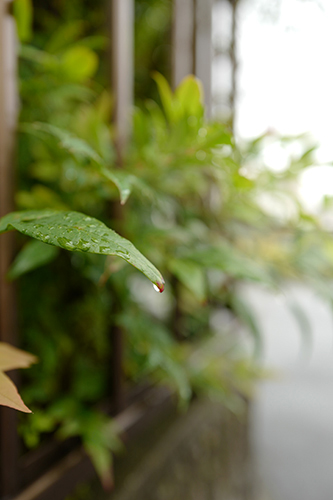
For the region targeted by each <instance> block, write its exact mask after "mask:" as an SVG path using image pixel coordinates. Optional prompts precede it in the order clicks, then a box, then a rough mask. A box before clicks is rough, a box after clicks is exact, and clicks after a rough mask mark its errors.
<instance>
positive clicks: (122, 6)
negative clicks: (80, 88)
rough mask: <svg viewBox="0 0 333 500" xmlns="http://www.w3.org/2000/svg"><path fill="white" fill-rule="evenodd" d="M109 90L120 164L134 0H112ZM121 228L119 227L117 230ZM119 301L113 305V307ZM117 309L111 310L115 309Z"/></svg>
mask: <svg viewBox="0 0 333 500" xmlns="http://www.w3.org/2000/svg"><path fill="white" fill-rule="evenodd" d="M111 46H112V56H111V66H112V67H111V73H112V92H113V94H114V97H115V110H114V117H113V121H114V125H115V130H116V139H115V146H116V150H117V163H118V167H119V168H121V167H122V164H123V153H124V149H125V147H126V145H127V142H128V139H129V136H130V132H131V114H132V110H133V94H134V91H133V89H134V0H112V23H111ZM112 211H113V217H114V218H115V219H118V221H120V222H121V221H122V219H123V211H122V207H121V206H120V205H119V203H117V204H116V203H115V204H113V209H112ZM120 232H121V230H120ZM117 307H120V305H117V304H116V305H115V308H116V309H117ZM117 312H119V311H118V310H115V313H117ZM123 343H124V331H123V330H122V328H120V327H118V326H114V327H113V329H112V393H113V403H114V408H115V411H116V412H119V411H120V410H121V409H122V408H123V406H124V399H125V398H124V396H125V395H124V387H123V385H124V380H123V354H124V346H123Z"/></svg>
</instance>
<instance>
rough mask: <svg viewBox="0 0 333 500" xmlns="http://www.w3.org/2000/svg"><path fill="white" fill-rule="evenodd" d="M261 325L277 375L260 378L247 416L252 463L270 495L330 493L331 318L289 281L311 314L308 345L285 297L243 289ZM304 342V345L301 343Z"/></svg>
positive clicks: (268, 361)
mask: <svg viewBox="0 0 333 500" xmlns="http://www.w3.org/2000/svg"><path fill="white" fill-rule="evenodd" d="M244 295H245V296H246V298H247V300H248V301H249V302H250V303H251V304H252V306H253V307H254V308H255V310H256V312H257V314H258V318H259V321H260V324H261V327H262V330H263V332H264V343H265V354H264V363H265V365H266V366H269V367H271V368H274V371H275V375H274V378H272V379H270V380H267V381H265V382H263V383H261V384H260V385H259V388H258V392H257V397H256V400H255V403H254V407H253V415H252V439H253V447H254V450H255V456H256V461H257V469H258V472H259V474H260V477H261V480H262V483H263V486H264V491H265V494H264V498H265V499H266V498H267V500H268V499H269V500H333V323H332V315H331V313H330V311H329V309H328V307H327V306H326V305H325V304H324V303H323V302H322V301H320V300H319V299H318V298H317V297H316V296H315V295H314V294H313V293H312V292H311V291H310V290H307V289H304V288H301V287H295V286H294V287H290V288H289V290H288V292H287V295H288V296H292V297H293V299H294V300H296V301H297V302H298V304H299V305H300V306H302V307H303V308H304V310H305V311H306V313H307V314H308V316H309V319H310V321H311V325H312V330H313V346H312V349H311V354H310V355H309V356H308V357H305V356H304V355H302V341H301V338H300V334H299V329H298V327H297V323H296V322H295V319H294V317H293V316H292V314H291V313H290V312H289V310H288V308H287V306H286V300H287V299H286V298H285V297H283V296H274V295H272V294H269V293H268V292H266V291H264V290H262V289H259V288H251V289H246V290H244ZM303 347H304V345H303Z"/></svg>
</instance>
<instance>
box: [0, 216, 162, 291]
mask: <svg viewBox="0 0 333 500" xmlns="http://www.w3.org/2000/svg"><path fill="white" fill-rule="evenodd" d="M13 229H16V230H17V231H19V232H20V233H23V234H25V235H27V236H30V237H32V238H35V239H37V240H39V241H42V242H44V243H48V244H49V245H54V246H57V247H60V248H64V249H66V250H70V251H77V252H89V253H95V254H101V255H116V256H118V257H120V258H122V259H124V260H125V261H126V262H128V263H129V264H131V265H132V266H134V267H136V268H137V269H139V270H140V271H141V272H142V273H143V274H144V275H145V276H147V278H148V279H150V281H151V282H152V283H153V284H154V285H155V286H156V287H157V288H158V290H159V291H160V292H162V291H163V290H164V280H163V277H162V275H161V273H160V272H159V271H158V270H157V269H156V267H155V266H154V265H153V264H152V263H151V262H150V261H149V260H147V259H146V257H144V256H143V255H142V254H141V253H140V252H139V250H137V249H136V248H135V246H134V245H133V244H132V243H131V242H130V241H128V240H127V239H125V238H123V237H121V236H119V234H117V233H116V232H114V231H113V230H112V229H110V228H108V227H107V226H106V225H105V224H103V223H102V222H101V221H99V220H97V219H94V218H93V217H88V216H86V215H84V214H82V213H79V212H60V211H59V212H58V211H55V210H31V211H26V212H13V213H10V214H8V215H6V216H5V217H3V218H2V219H0V234H1V233H4V232H6V231H10V230H13Z"/></svg>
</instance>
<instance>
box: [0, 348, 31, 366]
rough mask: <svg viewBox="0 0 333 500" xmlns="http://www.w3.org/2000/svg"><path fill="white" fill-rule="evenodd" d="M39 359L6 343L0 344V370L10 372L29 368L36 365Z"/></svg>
mask: <svg viewBox="0 0 333 500" xmlns="http://www.w3.org/2000/svg"><path fill="white" fill-rule="evenodd" d="M36 362H37V358H36V356H33V355H32V354H29V353H28V352H24V351H21V350H20V349H17V348H16V347H13V346H11V345H9V344H6V343H5V342H0V370H1V371H4V372H5V371H8V370H14V369H16V368H28V367H29V366H30V365H31V364H32V363H36Z"/></svg>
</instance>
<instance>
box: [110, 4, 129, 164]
mask: <svg viewBox="0 0 333 500" xmlns="http://www.w3.org/2000/svg"><path fill="white" fill-rule="evenodd" d="M111 29H112V31H111V37H112V92H113V94H114V97H115V110H114V124H115V126H116V134H117V148H118V154H119V155H120V157H121V156H122V151H123V149H124V147H125V146H126V142H127V140H128V138H129V133H130V130H131V113H132V107H133V88H134V70H133V67H134V62H133V61H134V56H133V52H134V50H133V46H134V1H133V0H112V28H111Z"/></svg>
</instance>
